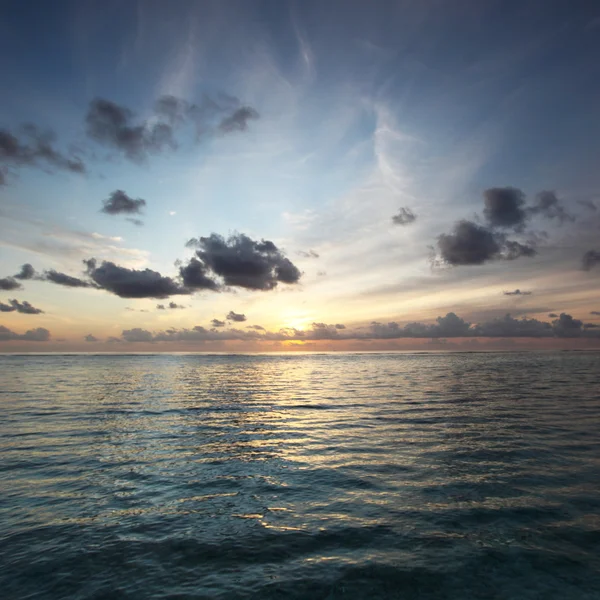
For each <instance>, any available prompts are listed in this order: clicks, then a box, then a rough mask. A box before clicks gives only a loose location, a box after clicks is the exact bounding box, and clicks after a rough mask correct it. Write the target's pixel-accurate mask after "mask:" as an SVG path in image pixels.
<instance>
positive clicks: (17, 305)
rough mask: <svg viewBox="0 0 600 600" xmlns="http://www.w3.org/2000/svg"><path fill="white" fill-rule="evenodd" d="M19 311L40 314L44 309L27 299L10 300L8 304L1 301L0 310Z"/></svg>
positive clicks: (26, 313)
mask: <svg viewBox="0 0 600 600" xmlns="http://www.w3.org/2000/svg"><path fill="white" fill-rule="evenodd" d="M15 311H16V312H19V313H23V314H24V315H39V314H41V313H43V312H44V311H43V310H42V309H41V308H35V306H32V305H31V304H30V303H29V302H27V301H26V300H23V302H19V301H18V300H9V301H8V304H4V303H2V302H0V312H15Z"/></svg>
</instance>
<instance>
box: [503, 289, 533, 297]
mask: <svg viewBox="0 0 600 600" xmlns="http://www.w3.org/2000/svg"><path fill="white" fill-rule="evenodd" d="M502 293H503V294H504V295H505V296H531V294H532V293H533V292H525V291H521V290H520V289H518V288H517V289H516V290H514V291H513V292H502Z"/></svg>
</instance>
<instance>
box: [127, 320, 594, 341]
mask: <svg viewBox="0 0 600 600" xmlns="http://www.w3.org/2000/svg"><path fill="white" fill-rule="evenodd" d="M223 325H224V323H223V322H222V321H218V320H216V319H213V321H212V329H207V328H205V327H203V326H201V325H196V326H194V327H193V328H183V329H176V328H170V329H168V330H167V331H159V332H152V331H149V330H146V329H142V328H139V327H136V328H133V329H126V330H124V331H123V333H122V340H123V341H126V342H130V343H133V342H146V343H160V342H186V343H204V342H210V341H225V340H239V341H253V342H257V341H302V342H306V341H315V340H331V341H344V340H394V339H419V338H429V339H445V338H586V339H598V338H600V333H599V332H598V331H597V329H600V328H598V327H596V326H594V324H584V323H583V322H582V321H581V320H579V319H575V318H573V317H572V316H571V315H569V314H566V313H561V314H560V315H559V316H557V318H556V319H555V320H553V321H552V322H551V323H548V322H545V321H539V320H537V319H527V318H522V319H514V318H513V317H511V316H510V315H509V314H507V315H505V316H504V317H501V318H497V319H492V320H490V321H484V322H481V323H471V322H469V321H466V320H464V319H462V318H461V317H459V316H458V315H456V314H455V313H448V314H447V315H445V316H444V317H438V318H437V319H436V322H435V323H433V324H427V323H419V322H413V323H407V324H406V325H404V326H402V325H400V324H399V323H397V322H395V321H391V322H388V323H380V322H377V321H372V322H371V323H370V325H369V326H368V327H367V328H360V329H346V327H343V326H342V327H341V326H340V325H330V324H327V323H318V322H315V323H312V324H311V326H310V327H309V328H307V329H295V328H291V327H284V328H281V329H280V330H279V331H268V330H265V329H264V328H263V327H261V326H259V325H252V326H249V327H247V329H249V330H251V331H247V330H241V329H235V328H230V329H220V328H221V327H222V326H223Z"/></svg>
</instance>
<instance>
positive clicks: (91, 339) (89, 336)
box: [83, 333, 100, 342]
mask: <svg viewBox="0 0 600 600" xmlns="http://www.w3.org/2000/svg"><path fill="white" fill-rule="evenodd" d="M83 339H84V340H85V341H86V342H99V341H100V340H99V339H98V338H97V337H95V336H93V335H92V334H91V333H88V334H87V335H86V336H85V337H84V338H83Z"/></svg>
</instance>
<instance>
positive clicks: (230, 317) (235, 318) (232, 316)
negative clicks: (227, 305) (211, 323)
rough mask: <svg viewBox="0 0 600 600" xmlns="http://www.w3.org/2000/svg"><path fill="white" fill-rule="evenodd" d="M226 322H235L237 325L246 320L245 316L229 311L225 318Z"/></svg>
mask: <svg viewBox="0 0 600 600" xmlns="http://www.w3.org/2000/svg"><path fill="white" fill-rule="evenodd" d="M225 318H226V319H227V320H228V321H236V322H237V323H241V322H242V321H245V320H246V315H242V314H240V313H236V312H233V311H232V310H230V311H229V312H228V313H227V316H226V317H225Z"/></svg>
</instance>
